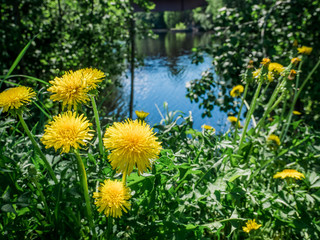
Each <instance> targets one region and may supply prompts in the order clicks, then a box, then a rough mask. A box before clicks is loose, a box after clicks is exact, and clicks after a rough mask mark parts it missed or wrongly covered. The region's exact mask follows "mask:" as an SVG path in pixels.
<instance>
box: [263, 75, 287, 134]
mask: <svg viewBox="0 0 320 240" xmlns="http://www.w3.org/2000/svg"><path fill="white" fill-rule="evenodd" d="M285 82H286V79H284V80H283V81H282V82H281V83H280V82H279V83H278V85H277V87H276V88H275V90H274V91H273V93H272V95H271V98H270V100H269V102H268V104H267V107H266V109H265V111H264V114H263V116H262V118H261V119H260V120H259V122H258V124H257V127H259V129H260V126H261V125H263V123H264V120H265V118H266V117H267V115H268V114H269V112H270V108H271V107H272V104H273V103H274V102H275V101H276V98H277V96H278V93H279V91H280V90H281V89H282V88H283V86H284V84H285Z"/></svg>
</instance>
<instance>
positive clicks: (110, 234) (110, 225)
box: [107, 216, 112, 239]
mask: <svg viewBox="0 0 320 240" xmlns="http://www.w3.org/2000/svg"><path fill="white" fill-rule="evenodd" d="M111 231H112V217H111V216H108V231H107V232H108V237H107V239H111V236H112V232H111Z"/></svg>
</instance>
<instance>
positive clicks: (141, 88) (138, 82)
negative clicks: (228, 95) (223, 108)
mask: <svg viewBox="0 0 320 240" xmlns="http://www.w3.org/2000/svg"><path fill="white" fill-rule="evenodd" d="M168 34H170V36H169V38H173V37H176V36H174V33H167V34H166V35H167V36H168ZM184 34H185V38H184V39H185V40H182V38H181V36H180V39H179V41H180V44H178V43H177V41H171V42H172V44H170V41H168V40H166V35H165V36H163V35H162V36H160V37H159V39H157V40H150V39H145V40H140V42H138V43H137V44H138V45H139V47H140V49H141V48H142V46H146V48H144V49H143V48H142V49H143V51H142V52H141V50H140V52H139V53H138V54H140V56H141V55H143V56H144V66H140V67H138V68H136V69H135V85H134V110H143V111H145V112H149V113H150V115H149V116H148V117H147V119H146V120H147V122H148V123H149V124H151V125H154V124H156V123H159V122H160V121H161V119H162V118H161V115H160V114H159V112H158V110H157V107H156V105H157V106H158V107H159V109H160V111H161V112H162V114H163V115H165V111H164V108H163V103H164V102H167V103H168V107H169V111H176V110H180V111H182V112H184V113H185V114H186V115H188V114H189V112H190V111H191V112H192V116H193V121H194V128H196V129H199V130H200V129H201V126H202V125H203V124H208V125H211V126H213V127H214V128H216V130H217V131H222V132H223V131H225V130H226V128H227V126H226V123H227V115H226V113H223V112H220V111H219V109H218V108H215V109H214V110H212V116H213V117H211V118H208V117H205V118H202V117H201V113H202V112H203V111H202V110H201V109H199V108H198V104H197V103H191V102H190V100H189V99H188V98H187V97H186V93H187V91H186V84H187V83H188V82H189V81H191V80H193V79H196V78H200V77H201V73H202V72H203V71H205V70H207V69H209V68H211V67H212V59H211V58H210V57H209V56H204V62H203V63H201V64H199V65H195V64H192V63H191V48H192V47H195V46H197V45H195V44H197V43H199V41H195V39H194V37H192V35H188V34H187V33H184ZM197 37H199V35H197ZM190 38H191V39H192V41H191V40H190ZM152 41H155V45H154V46H155V47H156V48H158V50H159V51H158V52H157V51H155V50H154V49H152V51H151V50H150V51H148V49H150V48H151V46H152ZM161 44H162V45H163V48H161ZM139 47H138V51H139ZM168 49H169V50H170V51H169V50H168ZM123 87H124V88H123V90H124V93H126V94H125V98H126V99H127V100H128V99H129V95H128V94H129V93H130V74H129V73H128V76H127V77H124V79H123ZM133 115H134V118H135V117H136V116H135V114H133Z"/></svg>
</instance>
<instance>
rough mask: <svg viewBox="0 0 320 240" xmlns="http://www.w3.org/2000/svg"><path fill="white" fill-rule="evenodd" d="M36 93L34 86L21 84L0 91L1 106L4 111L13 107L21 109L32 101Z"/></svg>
mask: <svg viewBox="0 0 320 240" xmlns="http://www.w3.org/2000/svg"><path fill="white" fill-rule="evenodd" d="M35 96H36V93H35V92H34V91H33V90H32V88H29V87H24V86H19V87H14V88H9V89H6V90H4V91H3V92H2V93H0V108H2V109H3V110H2V111H3V112H8V111H9V110H12V109H19V108H20V107H23V106H24V105H26V104H28V103H29V102H31V100H32V98H34V97H35Z"/></svg>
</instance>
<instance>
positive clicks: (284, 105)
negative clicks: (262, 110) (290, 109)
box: [280, 95, 288, 122]
mask: <svg viewBox="0 0 320 240" xmlns="http://www.w3.org/2000/svg"><path fill="white" fill-rule="evenodd" d="M287 102H288V97H287V95H286V97H285V99H284V103H283V107H282V112H281V116H280V122H282V119H283V117H284V114H285V113H286V108H287Z"/></svg>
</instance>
